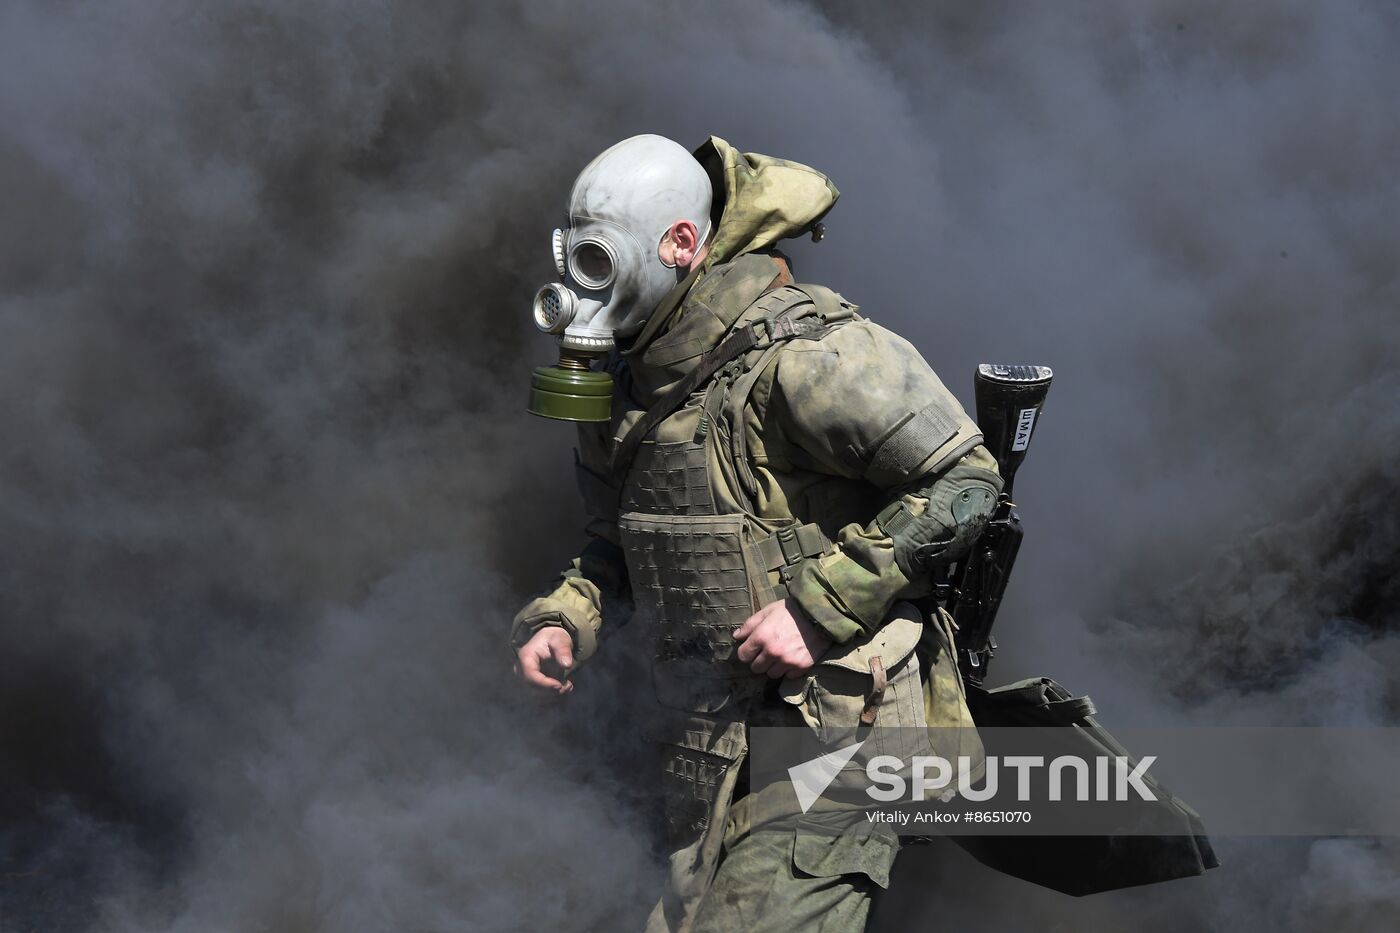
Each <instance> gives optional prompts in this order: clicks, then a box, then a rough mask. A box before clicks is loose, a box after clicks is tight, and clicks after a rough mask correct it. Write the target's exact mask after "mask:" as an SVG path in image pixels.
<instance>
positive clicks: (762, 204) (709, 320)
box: [622, 136, 840, 395]
mask: <svg viewBox="0 0 1400 933" xmlns="http://www.w3.org/2000/svg"><path fill="white" fill-rule="evenodd" d="M695 158H696V159H697V160H698V161H699V162H700V164H701V165H703V166H705V170H706V171H707V172H708V173H709V175H710V181H711V184H712V185H713V186H714V191H715V208H714V213H718V214H719V220H718V222H717V223H716V224H715V233H714V237H713V238H712V239H711V241H710V252H709V254H708V255H707V256H706V258H705V262H704V263H703V264H702V265H701V266H700V267H699V268H698V269H696V270H695V271H694V272H692V273H691V275H690V276H688V277H687V278H686V279H685V281H683V282H681V283H679V284H678V285H677V286H676V288H675V289H674V290H673V291H672V292H671V294H670V295H668V296H667V297H666V299H665V300H663V301H662V302H661V304H660V305H658V306H657V309H656V312H655V313H654V314H653V315H652V316H651V319H650V320H648V321H647V324H646V326H645V327H644V328H643V329H642V332H641V333H640V334H638V335H637V338H636V339H635V340H634V341H633V342H632V344H631V345H630V346H628V347H626V348H624V349H623V350H622V354H623V356H625V357H626V358H627V360H628V362H629V363H630V365H631V367H632V370H633V374H634V376H635V377H637V381H638V383H639V386H638V387H639V388H641V389H642V390H643V394H646V395H654V394H655V393H656V392H658V391H660V390H662V389H664V387H665V386H666V385H668V384H670V383H671V382H673V381H674V380H675V379H677V378H679V376H680V375H681V374H682V373H684V372H685V371H686V370H688V369H689V368H690V366H691V365H693V362H694V360H695V358H696V357H697V356H698V355H699V354H700V353H702V352H704V351H705V350H707V349H709V348H710V347H711V346H713V345H714V344H716V343H718V342H719V339H720V338H721V337H722V336H723V335H724V332H725V331H726V330H728V328H729V325H731V324H733V323H734V320H735V319H736V318H737V317H738V315H739V314H740V313H742V312H743V311H744V309H745V308H746V307H747V306H748V302H749V301H751V300H752V299H753V298H756V297H758V294H759V292H761V291H762V289H763V287H764V286H766V285H767V283H768V282H769V281H771V280H772V278H773V276H774V275H775V273H776V269H775V267H774V266H773V265H772V264H771V263H770V262H768V260H767V259H763V260H762V261H761V262H755V261H743V262H741V261H739V260H743V258H744V257H745V256H747V255H748V254H750V253H755V252H758V251H762V250H766V249H768V248H770V247H772V246H773V244H775V243H777V242H778V241H779V240H785V239H791V238H792V237H797V236H801V235H802V234H804V233H808V232H810V231H811V229H812V227H813V226H815V225H816V224H817V222H818V221H820V220H821V219H822V217H824V216H826V213H827V211H829V210H831V207H832V205H833V204H835V203H836V199H837V198H838V197H840V192H839V191H837V190H836V186H835V185H833V184H832V183H831V179H829V178H827V177H826V176H825V175H823V174H822V173H821V172H819V171H817V170H816V169H814V168H810V167H808V166H806V165H802V164H800V163H798V162H789V161H787V160H785V159H775V158H773V157H772V156H766V155H759V154H758V153H754V152H740V151H739V150H737V149H735V148H734V147H733V146H731V145H729V143H727V142H725V141H724V140H722V139H720V138H719V137H718V136H711V137H710V138H709V139H708V140H706V141H705V143H704V144H702V145H701V146H700V148H698V149H696V150H695ZM760 258H761V257H757V256H756V257H753V259H754V260H758V259H760ZM741 267H742V268H741ZM711 270H714V274H711ZM741 282H742V283H744V284H743V285H742V287H736V286H739V285H740V283H741ZM750 291H752V295H749V294H748V292H750ZM730 292H735V293H736V294H733V295H730V296H729V297H730V299H731V300H723V299H721V298H720V293H726V294H727V293H730ZM737 293H743V296H744V297H740V295H739V294H737ZM692 311H694V312H695V313H691V312H692ZM701 312H703V313H701Z"/></svg>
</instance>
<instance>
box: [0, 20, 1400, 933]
mask: <svg viewBox="0 0 1400 933" xmlns="http://www.w3.org/2000/svg"><path fill="white" fill-rule="evenodd" d="M1398 31H1400V22H1397V14H1396V12H1395V11H1394V10H1393V9H1392V8H1390V7H1389V6H1387V5H1385V4H1383V3H1381V2H1375V3H1364V2H1354V3H1330V4H1325V5H1324V4H1316V3H1305V2H1302V0H1285V2H1278V0H1274V2H1268V3H1264V2H1242V3H1232V4H1228V5H1218V4H1210V3H1204V2H1197V0H1150V2H1149V0H1137V2H1132V3H1120V4H1115V5H1112V6H1111V7H1109V6H1106V5H1104V4H1093V3H1070V4H1058V5H1056V6H1055V8H1054V9H1053V10H1051V9H1049V8H1041V7H1036V6H1032V5H1029V4H1026V5H1010V4H1003V3H982V4H976V5H967V4H946V5H943V4H938V5H934V4H908V5H904V6H896V5H879V6H878V7H870V6H864V7H857V6H852V5H846V4H831V5H829V6H828V7H826V8H824V9H818V8H812V7H809V6H801V5H796V4H792V3H783V2H768V3H753V2H747V3H739V2H737V0H726V2H721V3H716V4H707V5H704V6H703V7H700V6H697V5H684V4H678V3H675V4H673V3H662V4H657V3H643V2H640V0H638V2H621V0H615V2H610V3H607V4H604V5H602V6H599V5H598V4H583V5H579V4H566V3H562V2H546V3H535V4H529V5H521V6H519V7H517V6H508V5H496V4H490V3H485V4H455V3H445V2H438V3H418V4H406V3H394V2H386V0H381V2H372V0H357V2H355V3H349V4H346V3H329V2H324V0H318V2H311V0H307V2H301V3H297V4H288V3H271V2H261V3H256V2H249V0H239V2H229V3H224V4H219V5H217V6H210V5H207V4H194V3H187V2H184V3H180V2H156V3H152V2H141V3H137V2H134V0H125V2H109V3H105V4H90V3H77V2H63V3H40V2H37V0H30V2H15V3H11V4H8V5H6V6H5V8H4V9H3V11H0V53H2V54H0V61H3V65H0V68H3V75H4V80H3V81H0V108H3V110H0V178H2V179H3V180H4V183H5V184H4V187H5V190H6V192H7V200H6V207H7V209H6V210H5V212H4V216H3V219H2V220H0V256H3V257H4V260H3V264H0V353H3V366H0V380H3V392H0V425H3V429H4V437H5V438H6V441H7V443H6V445H5V453H4V456H3V458H0V548H3V550H2V551H0V556H2V557H3V559H2V560H0V584H3V585H2V586H0V626H3V629H0V632H3V637H4V644H5V654H6V662H7V663H6V665H5V676H4V677H3V678H0V698H2V699H3V703H2V704H0V765H2V766H0V928H3V929H5V930H10V929H14V930H79V929H103V930H122V931H134V930H167V931H205V930H218V929H229V930H289V929H295V930H308V931H311V930H324V931H337V933H339V931H351V930H380V929H404V930H459V929H464V930H510V929H522V930H524V929H531V930H534V929H551V928H558V929H591V930H614V929H625V928H629V927H630V926H633V925H635V924H636V922H637V920H638V917H639V914H640V913H641V912H643V911H645V909H646V907H647V905H648V901H649V899H650V898H651V897H652V896H653V894H654V891H655V886H656V885H657V884H659V883H660V872H659V869H658V867H657V863H656V860H655V857H654V854H653V853H652V851H651V849H650V845H649V840H648V837H647V835H646V833H645V831H644V829H643V824H644V822H645V820H644V818H643V816H642V813H643V812H644V809H645V808H644V805H643V803H642V802H641V801H639V800H638V799H637V798H636V789H635V787H633V786H631V785H630V784H629V781H630V778H631V777H632V775H633V771H632V770H631V769H630V768H629V767H628V762H629V760H630V759H629V757H628V756H630V755H631V754H633V753H634V749H633V745H632V743H631V742H630V741H629V728H628V727H629V724H630V722H631V718H632V716H633V712H632V706H631V705H630V704H629V703H628V699H627V698H628V695H629V694H630V693H631V692H632V691H633V690H635V689H636V688H637V683H638V681H639V678H638V677H637V674H636V671H634V670H632V669H630V668H629V667H628V666H627V662H626V659H625V657H623V652H622V651H621V650H620V649H619V650H618V651H617V652H615V654H616V655H617V657H615V658H600V659H598V660H597V661H595V662H590V665H589V667H588V668H587V669H586V670H585V671H583V672H581V673H580V674H579V677H578V681H579V689H578V690H577V691H576V692H575V695H574V696H573V697H571V698H570V701H569V702H568V703H567V704H565V706H564V708H563V709H560V708H557V707H552V706H536V705H534V704H533V703H531V702H529V701H528V699H526V698H523V697H521V696H520V695H519V692H518V691H517V690H515V689H514V685H513V684H512V682H511V678H510V675H509V657H508V655H507V653H506V652H505V651H504V650H503V648H502V636H503V632H504V628H505V626H506V624H507V620H508V619H509V616H510V615H511V613H512V612H513V611H514V609H515V608H516V607H517V606H518V604H519V603H520V602H521V601H522V600H523V599H524V598H525V597H526V596H527V595H528V594H529V593H530V592H531V591H532V590H534V589H537V588H538V587H540V586H541V585H543V584H544V583H545V582H546V581H547V579H548V577H549V575H550V574H551V573H552V572H553V570H554V569H555V568H557V567H559V566H561V565H562V563H563V562H564V560H566V559H567V557H568V556H569V554H570V553H571V552H572V551H573V550H574V549H575V548H576V547H577V545H578V544H579V542H580V538H581V536H580V533H579V531H578V529H579V527H580V524H581V515H580V512H579V507H578V505H577V503H576V501H575V496H574V494H573V489H572V478H571V476H570V467H569V464H570V455H569V447H570V446H571V438H570V436H569V431H568V430H567V428H564V427H562V426H558V425H554V426H551V425H550V424H548V423H546V422H543V421H538V420H536V419H527V418H526V416H524V414H523V413H522V410H521V409H522V406H523V390H524V387H525V382H526V379H527V378H528V371H529V368H530V366H532V365H536V364H538V363H541V362H547V361H548V359H549V356H550V346H549V342H548V341H547V340H544V339H543V338H541V337H540V336H538V335H537V334H536V333H535V332H534V330H533V328H532V326H531V325H530V323H529V321H528V315H527V314H526V313H525V308H526V307H527V304H528V300H529V296H530V294H531V292H532V291H533V288H534V286H535V284H537V283H538V282H541V281H544V280H546V279H547V278H548V277H549V276H550V274H551V273H550V260H549V254H548V252H547V249H546V246H545V240H546V237H547V235H548V232H549V230H550V229H551V228H552V227H553V226H555V225H556V224H557V222H558V217H559V214H560V211H561V209H562V203H563V196H564V192H565V191H566V188H567V184H568V182H569V181H570V180H571V178H572V176H573V174H574V173H575V172H576V171H577V169H578V168H579V167H580V166H581V165H582V164H583V163H584V162H585V161H586V160H587V159H588V158H589V157H591V156H592V155H593V154H594V153H596V152H597V151H598V150H600V149H602V148H603V147H604V146H606V145H607V144H609V143H610V142H612V141H614V140H616V139H618V138H621V137H622V136H625V135H630V134H632V133H636V132H659V133H663V134H665V135H668V136H671V137H672V138H676V139H679V140H682V141H686V142H692V143H698V142H699V141H700V140H701V139H702V138H703V137H704V135H705V134H707V133H711V132H713V133H716V134H718V135H721V136H723V137H725V138H727V139H729V140H730V141H731V142H734V143H735V144H737V145H739V146H740V147H741V148H745V149H753V150H757V151H761V152H767V153H771V154H774V155H780V156H786V157H790V158H794V159H797V160H800V161H804V162H808V163H811V164H813V165H816V166H818V167H820V168H822V169H823V170H824V171H827V172H828V173H830V174H831V175H832V177H833V178H834V179H835V180H836V183H837V184H838V185H839V186H840V187H841V189H842V191H843V199H842V202H841V204H840V205H839V206H838V207H837V209H836V210H835V211H834V212H833V214H832V215H831V217H830V220H829V225H828V226H829V229H830V235H829V238H828V240H827V242H825V243H823V244H822V245H820V246H811V245H810V244H799V245H796V246H795V247H794V253H795V256H796V259H797V262H798V272H799V275H800V276H801V277H804V278H807V279H810V280H817V281H824V282H826V283H827V284H830V285H832V286H834V287H836V288H838V289H840V290H841V291H842V292H843V293H845V294H847V295H848V296H849V297H851V298H852V299H853V300H855V301H857V302H859V303H860V304H861V305H862V307H863V310H864V311H865V312H866V313H867V314H869V315H870V316H872V317H874V318H875V319H876V320H879V321H882V322H885V323H888V324H890V325H891V326H892V327H894V328H895V329H896V330H899V331H901V332H902V333H904V334H905V335H906V336H908V337H909V338H910V339H912V340H914V341H915V342H916V343H917V344H918V345H920V346H921V347H922V348H924V349H925V351H926V354H927V356H928V357H929V359H930V360H931V361H932V362H933V363H934V365H935V367H936V368H937V369H938V370H939V371H940V372H941V373H942V374H943V375H944V377H945V379H946V380H947V381H948V383H949V384H950V385H951V386H952V387H954V388H955V390H957V391H959V392H964V390H965V388H966V386H967V377H968V374H969V373H970V371H971V368H972V365H973V364H974V363H975V362H977V361H979V360H989V359H999V360H1000V359H1005V360H1011V361H1026V362H1040V363H1048V364H1050V365H1053V366H1054V367H1055V368H1056V370H1057V378H1056V383H1055V386H1054V389H1053V390H1052V395H1051V399H1050V406H1049V408H1048V409H1047V413H1046V415H1045V418H1044V420H1043V422H1042V425H1041V428H1040V430H1039V432H1038V433H1037V438H1036V445H1035V448H1034V450H1033V452H1032V454H1031V458H1030V460H1029V461H1028V463H1027V465H1026V467H1025V469H1024V470H1023V472H1022V476H1021V478H1020V480H1019V481H1018V491H1019V498H1020V499H1021V501H1022V503H1023V510H1024V512H1025V515H1026V519H1027V521H1028V523H1029V524H1030V535H1031V537H1030V539H1029V541H1028V543H1027V546H1026V548H1025V550H1024V551H1023V557H1022V564H1021V566H1020V568H1019V569H1018V580H1017V582H1016V584H1015V586H1014V588H1013V589H1014V597H1013V599H1012V600H1011V602H1010V604H1009V605H1008V606H1007V608H1006V611H1005V620H1004V622H1003V631H1002V641H1003V642H1004V643H1006V644H1007V647H1006V649H1005V650H1004V651H1003V653H1002V656H1001V657H999V659H998V668H997V673H998V678H997V679H1000V678H1002V677H1004V678H1005V679H1008V680H1009V679H1013V678H1014V677H1017V676H1022V675H1029V674H1038V673H1049V674H1052V675H1054V676H1056V677H1057V678H1059V679H1061V680H1062V681H1064V682H1065V683H1067V684H1068V685H1069V686H1071V687H1072V688H1074V689H1076V690H1079V691H1083V692H1088V693H1091V694H1092V695H1093V696H1094V697H1095V699H1096V700H1097V701H1098V702H1099V705H1100V706H1101V707H1102V708H1103V709H1104V710H1105V716H1104V719H1105V721H1106V722H1107V723H1108V724H1109V725H1110V726H1111V725H1113V724H1114V723H1115V722H1149V721H1170V722H1222V721H1225V722H1273V723H1287V724H1293V723H1300V722H1318V723H1326V722H1347V723H1376V722H1380V723H1391V722H1394V720H1395V718H1396V714H1397V711H1400V691H1398V690H1397V685H1396V680H1395V677H1394V675H1393V673H1392V671H1393V670H1394V669H1395V666H1396V663H1397V662H1400V636H1397V631H1400V626H1397V604H1400V593H1397V588H1396V583H1395V582H1394V570H1395V568H1396V566H1397V563H1398V562H1400V518H1397V511H1396V509H1395V507H1394V504H1393V503H1394V499H1395V496H1396V495H1397V494H1398V493H1400V468H1397V467H1396V465H1395V460H1394V452H1395V451H1396V449H1397V447H1400V443H1398V442H1400V409H1397V406H1396V397H1397V390H1398V389H1400V376H1397V373H1396V369H1395V365H1394V361H1395V360H1396V359H1398V358H1400V355H1397V351H1400V346H1397V344H1400V326H1397V324H1396V322H1395V320H1396V310H1397V305H1398V304H1400V302H1398V301H1397V298H1400V295H1398V294H1397V280H1396V274H1395V271H1394V270H1395V261H1394V258H1395V256H1396V254H1397V246H1398V245H1400V242H1398V241H1400V237H1397V233H1396V225H1395V222H1394V218H1395V217H1396V216H1400V203H1398V202H1400V185H1398V184H1397V181H1400V179H1397V169H1396V165H1397V164H1400V162H1397V160H1396V158H1395V156H1396V153H1397V152H1400V113H1397V111H1396V110H1395V108H1394V105H1393V93H1392V89H1393V88H1394V87H1395V86H1396V83H1397V78H1400V74H1397V71H1398V70H1400V68H1397V65H1396V64H1395V57H1394V55H1393V49H1394V48H1395V47H1396V40H1397V39H1400V34H1398ZM964 397H966V396H964ZM1220 848H1221V850H1222V854H1223V856H1224V858H1225V860H1226V863H1227V864H1226V867H1225V868H1222V869H1220V870H1218V871H1216V872H1213V873H1211V874H1210V875H1208V876H1206V877H1205V878H1203V879H1199V880H1197V881H1191V882H1181V883H1177V884H1173V885H1168V886H1163V887H1159V888H1153V889H1147V890H1142V891H1130V892H1120V893H1116V894H1112V895H1106V896H1102V897H1099V898H1094V899H1090V900H1085V901H1071V900H1069V899H1066V898H1062V897H1060V896H1058V895H1054V894H1051V893H1049V892H1043V891H1039V890H1036V889H1030V888H1028V886H1025V885H1022V884H1020V883H1018V882H1014V881H1011V880H1008V879H1002V878H999V877H996V876H993V875H991V874H990V873H988V872H986V871H984V870H983V869H981V868H980V867H979V866H976V865H975V864H973V863H971V862H970V860H968V859H966V858H965V857H964V856H962V855H961V854H960V853H957V852H953V851H943V850H939V849H934V850H915V851H912V852H910V853H908V854H907V855H906V856H905V857H904V858H903V859H902V860H901V864H900V867H899V869H898V874H897V880H898V882H899V885H898V887H897V888H896V889H895V890H894V891H893V892H892V893H891V896H890V897H889V898H888V899H887V900H886V902H885V903H884V904H882V905H881V907H880V919H879V920H878V921H877V925H879V926H881V927H882V928H886V929H905V928H909V924H910V923H911V922H912V920H913V919H914V918H920V924H921V926H922V925H926V922H925V920H924V919H923V918H928V920H929V921H930V922H931V921H933V920H936V921H938V922H940V923H950V924H961V925H962V926H963V927H964V928H966V929H1001V928H1018V927H1025V926H1030V925H1032V924H1035V925H1037V926H1040V927H1042V928H1045V929H1063V930H1076V929H1085V928H1117V929H1121V928H1129V927H1130V928H1135V929H1159V928H1160V929H1168V928H1170V929H1179V928H1182V927H1183V926H1185V927H1192V926H1194V927H1197V928H1201V929H1231V930H1273V929H1280V928H1295V929H1330V928H1338V927H1341V928H1348V927H1351V926H1361V925H1362V924H1372V925H1380V926H1383V925H1387V924H1390V925H1393V923H1394V920H1395V918H1396V916H1397V914H1398V913H1400V892H1397V882H1396V877H1397V861H1400V856H1397V852H1396V849H1395V847H1394V846H1393V845H1391V844H1389V843H1384V842H1364V841H1363V842H1358V841H1348V840H1329V841H1319V842H1316V843H1313V842H1309V841H1300V842H1295V843H1289V844H1286V845H1280V844H1273V845H1263V844H1257V843H1251V842H1248V841H1232V840H1222V841H1221V844H1220Z"/></svg>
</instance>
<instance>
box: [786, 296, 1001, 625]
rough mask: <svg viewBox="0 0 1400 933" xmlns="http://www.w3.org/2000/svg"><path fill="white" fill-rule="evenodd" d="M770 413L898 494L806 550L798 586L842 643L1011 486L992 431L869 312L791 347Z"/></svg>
mask: <svg viewBox="0 0 1400 933" xmlns="http://www.w3.org/2000/svg"><path fill="white" fill-rule="evenodd" d="M767 418H768V419H769V421H770V423H771V422H772V420H773V419H776V426H777V427H778V428H779V430H780V431H781V432H782V435H783V436H784V438H785V439H786V440H787V442H788V443H789V444H790V445H791V446H793V447H795V448H797V449H799V450H800V451H801V452H802V453H803V454H804V455H805V456H804V458H803V459H804V460H806V461H807V462H806V463H805V465H806V466H807V467H808V468H810V469H812V470H815V471H818V472H824V473H829V474H832V475H835V476H841V477H845V478H847V479H859V480H862V481H864V482H867V483H870V484H872V485H873V486H875V487H877V488H878V489H879V490H881V491H882V493H884V495H883V496H882V497H881V498H882V499H883V501H884V502H885V503H886V505H885V507H884V508H883V509H882V510H880V512H879V513H878V515H873V516H871V520H870V521H869V522H867V523H866V524H865V525H863V526H862V525H860V524H856V523H852V524H849V525H847V526H845V527H844V528H842V529H841V531H840V533H839V534H838V535H837V539H836V541H835V542H834V544H835V547H834V549H833V550H832V551H831V552H829V553H827V554H825V555H823V556H821V557H816V558H809V559H808V560H806V561H804V562H803V563H802V564H801V565H800V566H799V567H798V568H797V570H796V572H795V574H794V576H793V579H792V581H791V583H790V584H789V592H790V594H791V595H792V597H793V598H794V599H795V600H796V601H797V602H798V604H799V605H800V606H801V607H802V608H803V610H804V611H806V612H807V614H808V615H809V616H810V617H811V618H812V620H813V621H814V622H815V623H816V624H817V625H818V626H820V627H821V628H822V629H823V630H824V631H825V632H826V633H827V634H828V635H829V636H831V637H832V638H833V639H834V640H836V641H837V642H846V641H849V640H851V639H853V638H856V637H858V636H860V635H862V634H868V633H870V632H873V631H875V630H876V629H877V628H879V626H880V625H881V624H882V622H883V620H884V619H885V618H886V616H887V615H888V614H889V610H890V608H891V606H892V605H893V604H894V602H895V601H896V600H898V599H907V598H913V597H917V596H922V595H926V594H927V593H928V591H929V589H930V586H931V580H930V575H931V572H932V570H933V568H934V567H935V566H937V565H938V564H939V563H942V562H948V561H953V560H957V559H958V558H959V557H961V556H962V555H963V554H964V553H966V550H967V548H968V546H969V545H970V542H971V541H972V540H973V539H975V537H976V536H977V534H978V533H980V531H981V529H982V527H984V526H985V523H986V520H987V518H988V517H989V516H990V514H991V511H992V508H993V506H994V505H995V502H996V497H997V495H998V494H999V493H1000V491H1001V478H1000V477H999V476H998V475H997V471H996V462H995V460H994V459H993V458H992V457H991V455H990V454H989V453H988V452H987V450H986V448H985V447H983V446H982V445H981V440H982V436H981V432H980V431H979V430H978V429H977V426H976V424H975V423H974V422H973V421H972V420H971V419H970V418H969V417H968V416H967V413H966V412H965V411H963V408H962V406H961V404H959V402H958V401H957V399H956V398H954V397H953V395H952V393H950V392H949V391H948V390H947V389H946V388H945V387H944V385H943V383H942V382H941V381H940V380H939V379H938V376H937V375H935V374H934V372H933V370H932V369H930V368H929V366H928V364H927V363H926V362H925V361H924V359H923V357H922V356H920V355H919V352H918V351H917V350H915V349H914V347H913V346H912V345H911V344H909V343H908V342H907V341H905V340H904V339H902V338H900V337H898V336H897V335H895V334H893V333H891V332H889V331H887V330H885V329H884V328H882V327H880V326H879V325H877V324H874V323H871V322H869V321H865V320H859V321H856V322H854V323H851V324H847V325H845V326H843V327H839V328H837V329H836V330H834V331H833V332H831V333H830V334H828V335H827V336H825V337H824V338H823V339H822V340H821V341H819V342H817V343H815V344H813V343H807V344H806V346H805V347H801V348H799V345H794V346H793V349H792V350H785V351H784V352H782V353H780V354H779V356H778V360H777V367H776V372H775V377H774V383H773V390H772V394H771V396H770V402H769V410H768V414H767Z"/></svg>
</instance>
